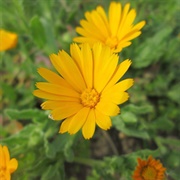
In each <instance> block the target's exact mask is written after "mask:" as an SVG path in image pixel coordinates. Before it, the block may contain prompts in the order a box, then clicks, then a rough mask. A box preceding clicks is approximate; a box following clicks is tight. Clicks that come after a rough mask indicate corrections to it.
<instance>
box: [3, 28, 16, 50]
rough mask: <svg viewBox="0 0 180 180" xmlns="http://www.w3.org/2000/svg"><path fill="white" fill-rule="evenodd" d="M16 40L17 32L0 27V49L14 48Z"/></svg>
mask: <svg viewBox="0 0 180 180" xmlns="http://www.w3.org/2000/svg"><path fill="white" fill-rule="evenodd" d="M17 40H18V36H17V34H15V33H11V32H8V31H5V30H3V29H0V51H6V50H8V49H12V48H14V47H15V46H16V44H17Z"/></svg>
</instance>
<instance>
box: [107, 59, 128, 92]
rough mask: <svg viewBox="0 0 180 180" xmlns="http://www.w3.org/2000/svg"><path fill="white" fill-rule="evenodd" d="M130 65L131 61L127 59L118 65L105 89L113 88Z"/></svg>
mask: <svg viewBox="0 0 180 180" xmlns="http://www.w3.org/2000/svg"><path fill="white" fill-rule="evenodd" d="M130 65H131V60H129V59H126V60H124V61H123V62H122V63H120V64H119V65H118V67H117V68H116V71H115V73H114V75H113V76H112V78H111V79H110V81H109V83H108V84H107V86H106V89H108V88H109V87H111V86H113V85H114V84H115V83H116V82H117V81H118V80H119V79H121V78H122V76H123V75H124V74H125V73H126V71H127V70H128V69H129V67H130Z"/></svg>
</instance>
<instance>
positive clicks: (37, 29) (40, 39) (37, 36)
mask: <svg viewBox="0 0 180 180" xmlns="http://www.w3.org/2000/svg"><path fill="white" fill-rule="evenodd" d="M30 31H31V35H32V38H33V40H34V42H35V43H36V44H37V46H39V48H43V47H44V46H45V45H46V36H45V30H44V27H43V25H42V23H41V21H40V19H39V17H38V16H34V17H33V18H32V19H31V21H30Z"/></svg>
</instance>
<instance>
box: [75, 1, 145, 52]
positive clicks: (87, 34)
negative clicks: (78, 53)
mask: <svg viewBox="0 0 180 180" xmlns="http://www.w3.org/2000/svg"><path fill="white" fill-rule="evenodd" d="M129 8H130V4H129V3H128V4H126V5H125V7H124V8H122V6H121V4H120V3H118V2H111V3H110V6H109V12H108V17H107V15H106V13H105V11H104V9H103V8H102V7H101V6H98V7H97V8H96V10H93V11H92V12H86V13H85V17H86V20H84V19H83V20H81V21H80V25H81V27H77V28H76V32H77V33H78V34H80V35H81V36H80V37H75V38H74V39H73V40H74V41H75V42H78V43H86V42H87V43H89V44H91V47H92V45H93V44H94V43H95V42H97V41H98V42H101V43H103V44H105V45H108V46H109V47H111V49H113V50H114V52H116V53H117V52H120V51H121V50H122V49H123V48H125V47H127V46H129V45H130V44H131V42H130V41H131V40H132V39H134V38H136V37H138V36H139V35H140V34H141V31H140V30H141V29H142V27H143V26H144V25H145V21H141V22H139V23H138V24H136V25H134V24H133V22H134V20H135V17H136V11H135V9H131V10H130V11H129Z"/></svg>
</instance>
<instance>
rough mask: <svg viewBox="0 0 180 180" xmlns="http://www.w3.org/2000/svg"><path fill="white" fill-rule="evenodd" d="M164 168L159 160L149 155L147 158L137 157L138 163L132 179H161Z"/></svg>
mask: <svg viewBox="0 0 180 180" xmlns="http://www.w3.org/2000/svg"><path fill="white" fill-rule="evenodd" d="M165 170H166V168H164V167H163V165H162V164H161V162H160V161H159V160H156V159H154V158H153V157H152V156H149V157H148V159H147V160H142V159H140V158H138V165H137V166H136V169H135V171H134V174H133V176H132V178H133V180H163V179H164V178H165V176H164V173H165Z"/></svg>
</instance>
